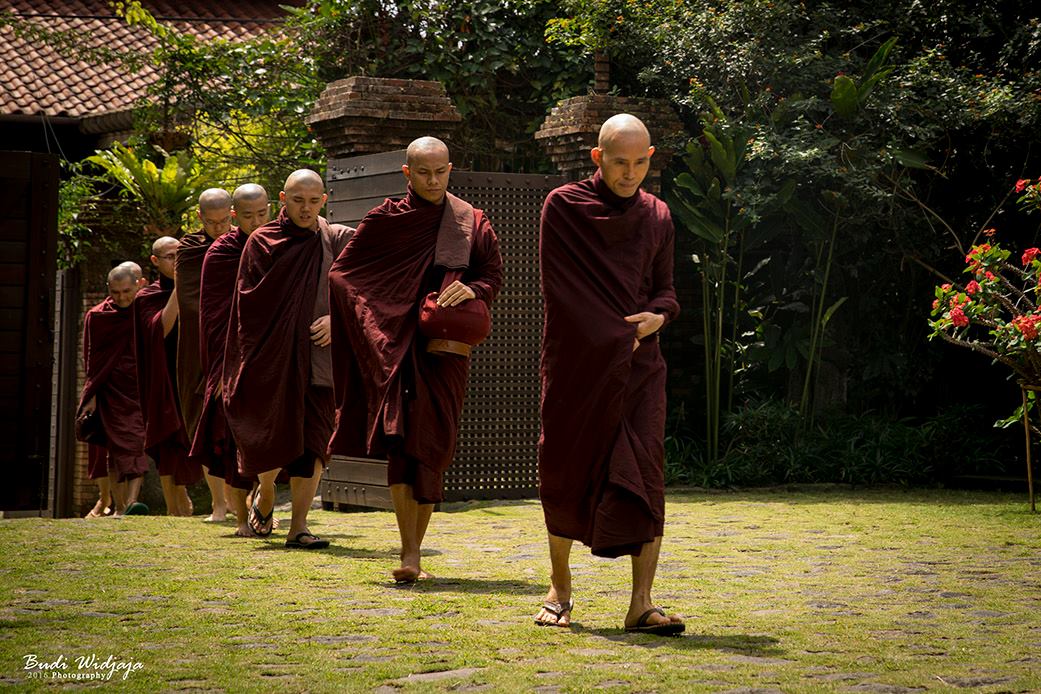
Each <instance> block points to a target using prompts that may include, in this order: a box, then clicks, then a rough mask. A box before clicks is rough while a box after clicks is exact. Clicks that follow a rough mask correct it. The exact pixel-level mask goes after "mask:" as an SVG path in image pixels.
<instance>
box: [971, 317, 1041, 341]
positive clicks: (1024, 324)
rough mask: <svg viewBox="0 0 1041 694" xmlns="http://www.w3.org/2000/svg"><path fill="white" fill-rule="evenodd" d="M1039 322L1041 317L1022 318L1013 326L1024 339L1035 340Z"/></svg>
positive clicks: (1013, 321)
mask: <svg viewBox="0 0 1041 694" xmlns="http://www.w3.org/2000/svg"><path fill="white" fill-rule="evenodd" d="M952 313H953V311H952ZM1039 321H1041V317H1038V316H1033V315H1030V316H1020V317H1018V318H1013V319H1012V325H1014V326H1016V329H1017V330H1019V332H1020V333H1022V334H1023V337H1025V338H1026V339H1028V340H1033V339H1035V338H1036V337H1037V324H1038V322H1039Z"/></svg>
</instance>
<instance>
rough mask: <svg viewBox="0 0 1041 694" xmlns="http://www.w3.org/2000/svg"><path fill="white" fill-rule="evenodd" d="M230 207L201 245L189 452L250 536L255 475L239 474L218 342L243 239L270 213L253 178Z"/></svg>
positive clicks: (241, 530)
mask: <svg viewBox="0 0 1041 694" xmlns="http://www.w3.org/2000/svg"><path fill="white" fill-rule="evenodd" d="M232 201H233V202H232V211H233V214H234V218H235V221H236V222H237V223H238V226H235V227H232V228H231V231H230V232H228V233H227V234H224V235H223V236H221V237H219V238H218V239H217V240H216V241H214V242H213V243H212V244H210V246H209V248H208V249H207V250H206V257H205V259H204V260H203V263H202V278H201V280H200V283H199V338H200V342H199V362H200V364H201V366H202V371H203V374H204V381H203V385H204V386H205V393H204V396H203V404H202V413H201V414H200V416H199V425H198V426H197V427H196V429H195V437H194V439H193V441H192V451H191V456H192V457H193V458H198V459H199V460H201V461H202V464H203V466H205V467H206V469H207V470H209V472H210V474H211V475H217V476H220V477H223V480H224V482H225V483H226V484H228V486H230V487H231V489H232V495H231V499H232V503H233V505H234V511H235V518H236V519H237V521H238V526H239V527H238V528H237V529H236V531H235V534H236V535H238V536H239V537H253V531H252V530H251V529H250V527H249V515H248V511H247V509H246V496H247V494H248V493H249V491H250V490H251V489H252V488H253V483H254V482H255V481H256V477H245V476H243V475H240V474H239V470H238V463H237V462H236V456H235V440H234V439H233V438H232V436H231V432H230V431H229V430H228V421H227V419H226V418H225V416H224V402H223V400H222V398H221V375H222V374H223V371H224V347H225V343H226V342H227V336H228V320H229V318H230V314H231V299H232V296H233V295H234V294H235V278H236V276H237V275H238V270H239V259H240V258H241V257H242V249H243V248H244V247H245V245H246V239H247V238H249V235H250V234H252V233H253V232H254V231H255V230H256V229H257V228H258V227H260V226H262V225H264V224H266V223H267V221H268V218H269V217H270V216H271V215H270V211H269V210H270V207H269V205H268V197H267V192H266V191H265V190H264V189H263V188H261V187H260V186H258V185H256V184H255V183H247V184H246V185H242V186H239V187H238V188H236V189H235V193H234V194H233V195H232Z"/></svg>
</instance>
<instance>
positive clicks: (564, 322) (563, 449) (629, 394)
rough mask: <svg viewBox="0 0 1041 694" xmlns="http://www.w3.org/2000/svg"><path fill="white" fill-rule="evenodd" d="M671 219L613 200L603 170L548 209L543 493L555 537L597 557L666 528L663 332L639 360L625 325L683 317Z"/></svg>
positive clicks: (642, 199)
mask: <svg viewBox="0 0 1041 694" xmlns="http://www.w3.org/2000/svg"><path fill="white" fill-rule="evenodd" d="M673 237H674V231H673V226H672V218H671V216H670V215H669V210H668V208H667V207H666V206H665V203H663V202H662V201H661V200H659V199H658V198H656V197H654V196H653V195H651V194H649V193H646V192H644V191H642V190H641V191H638V192H637V193H636V194H635V195H633V196H631V197H629V198H620V197H618V196H617V195H615V194H614V193H612V192H611V191H610V190H609V189H608V188H607V185H606V184H604V182H603V181H602V180H601V178H600V175H599V171H598V172H597V173H596V174H595V175H594V176H593V177H592V178H590V179H586V180H584V181H580V182H577V183H569V184H566V185H564V186H561V187H560V188H557V189H556V190H554V191H553V192H552V193H550V194H549V197H547V198H546V203H545V205H544V206H543V209H542V229H541V239H540V247H539V257H540V263H541V271H542V293H543V299H544V302H545V323H544V326H543V336H542V366H541V373H542V433H541V436H540V437H539V495H540V497H541V499H542V506H543V511H544V513H545V517H546V526H547V528H548V529H549V532H551V533H552V534H554V535H558V536H561V537H567V538H571V539H574V540H580V541H581V542H583V543H584V544H586V545H588V546H589V547H591V548H592V551H593V554H596V555H599V556H605V557H617V556H621V555H623V554H639V552H640V547H641V545H642V544H644V543H646V542H650V541H652V540H653V539H654V538H655V537H657V536H660V535H661V534H662V531H663V528H664V520H665V479H664V460H665V449H664V437H665V361H664V360H663V359H662V355H661V350H660V349H659V347H658V338H657V335H651V336H648V337H646V338H644V340H643V341H642V342H641V344H640V346H639V348H638V349H637V350H636V351H633V339H634V337H635V334H636V327H635V324H633V323H628V322H626V321H625V320H623V318H624V317H625V316H628V315H632V314H635V313H640V312H642V311H649V312H652V313H660V314H662V315H664V316H665V319H666V322H668V321H669V320H671V319H672V318H675V317H676V315H677V314H678V313H679V304H678V303H677V301H676V292H675V290H674V289H673V285H672V268H673Z"/></svg>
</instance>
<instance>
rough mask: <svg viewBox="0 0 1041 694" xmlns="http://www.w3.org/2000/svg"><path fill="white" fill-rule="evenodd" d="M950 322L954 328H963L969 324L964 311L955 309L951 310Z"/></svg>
mask: <svg viewBox="0 0 1041 694" xmlns="http://www.w3.org/2000/svg"><path fill="white" fill-rule="evenodd" d="M951 322H952V323H954V325H955V327H958V328H964V327H965V326H966V325H968V324H969V317H968V316H966V315H965V311H962V310H961V309H960V308H957V307H955V308H952V309H951Z"/></svg>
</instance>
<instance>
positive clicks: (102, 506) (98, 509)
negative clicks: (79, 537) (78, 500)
mask: <svg viewBox="0 0 1041 694" xmlns="http://www.w3.org/2000/svg"><path fill="white" fill-rule="evenodd" d="M110 513H112V509H110V508H109V507H108V504H107V503H106V502H104V501H102V500H101V499H98V503H96V504H94V508H92V509H90V511H89V512H87V515H85V516H83V517H84V518H103V517H105V516H107V515H109V514H110Z"/></svg>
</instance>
